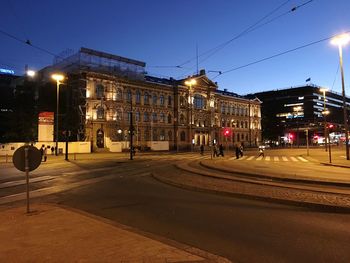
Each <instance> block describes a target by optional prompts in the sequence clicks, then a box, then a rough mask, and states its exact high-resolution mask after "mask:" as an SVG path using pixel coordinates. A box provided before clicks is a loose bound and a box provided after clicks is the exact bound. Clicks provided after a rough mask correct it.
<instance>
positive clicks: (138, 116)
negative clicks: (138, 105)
mask: <svg viewBox="0 0 350 263" xmlns="http://www.w3.org/2000/svg"><path fill="white" fill-rule="evenodd" d="M135 121H140V112H139V111H137V112H136V114H135Z"/></svg>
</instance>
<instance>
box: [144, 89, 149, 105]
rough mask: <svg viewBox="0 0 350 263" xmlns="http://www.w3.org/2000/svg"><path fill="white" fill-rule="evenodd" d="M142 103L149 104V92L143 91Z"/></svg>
mask: <svg viewBox="0 0 350 263" xmlns="http://www.w3.org/2000/svg"><path fill="white" fill-rule="evenodd" d="M143 104H145V105H148V104H149V94H148V92H145V95H144V98H143Z"/></svg>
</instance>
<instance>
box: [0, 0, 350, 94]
mask: <svg viewBox="0 0 350 263" xmlns="http://www.w3.org/2000/svg"><path fill="white" fill-rule="evenodd" d="M303 4H305V5H303ZM299 5H302V6H301V7H300V8H297V9H296V10H295V11H293V12H288V11H290V10H291V9H292V8H293V7H296V6H299ZM278 7H280V8H278ZM274 10H275V11H274ZM273 11H274V12H273ZM349 12H350V1H349V0H313V1H308V0H297V1H295V0H290V1H286V0H231V1H229V0H225V1H224V0H216V1H209V0H187V1H185V0H178V1H165V0H158V1H156V0H154V1H152V0H149V1H146V0H144V1H139V0H138V1H136V0H135V1H130V0H129V1H112V0H110V1H106V0H100V1H72V0H70V1H68V0H63V1H51V0H45V1H44V0H27V1H25V0H22V1H20V0H1V9H0V16H1V25H0V31H1V32H0V43H1V49H0V67H1V68H9V69H14V70H15V73H16V74H19V75H21V74H23V73H24V65H25V64H28V65H29V67H30V68H33V69H36V70H38V69H40V68H42V67H44V66H47V65H50V64H51V63H52V61H53V56H52V55H49V54H47V53H45V52H42V51H39V50H37V49H35V48H33V47H31V46H29V45H26V44H24V43H21V42H20V41H17V40H15V39H13V38H11V37H9V36H7V35H6V34H5V33H7V34H10V35H12V36H14V37H16V38H18V39H20V40H23V41H26V40H27V39H29V40H30V42H31V43H32V44H33V45H35V46H39V47H40V48H43V49H45V50H48V51H50V52H52V53H54V54H60V53H61V52H62V51H64V50H66V49H73V50H75V51H77V50H78V49H79V48H80V47H87V48H92V49H96V50H99V51H104V52H108V53H112V54H116V55H120V56H124V57H128V58H132V59H136V60H141V61H144V62H146V70H147V72H148V73H149V74H150V75H155V76H158V77H167V78H168V77H174V78H182V77H185V76H188V75H191V74H193V73H196V59H195V58H196V46H198V54H199V69H202V68H204V69H206V71H207V72H208V71H222V72H224V74H222V75H220V76H217V75H218V74H217V73H215V72H208V73H207V74H208V76H209V77H210V78H214V77H215V76H217V77H216V78H214V79H213V80H214V81H217V82H218V84H219V88H220V89H228V90H230V91H233V92H236V93H238V94H247V93H251V92H258V91H265V90H271V89H281V88H286V87H291V86H297V85H303V84H305V80H306V79H307V78H311V82H312V83H314V84H317V85H320V86H325V87H328V88H332V86H333V82H334V81H335V84H334V87H333V90H334V91H337V92H341V82H340V73H339V71H338V64H339V58H338V50H337V48H336V47H334V46H332V45H331V44H330V42H329V41H323V42H320V43H318V44H315V45H311V46H309V47H306V48H303V49H300V50H297V51H294V52H291V53H288V54H285V55H282V56H279V57H276V58H273V59H270V60H266V61H263V62H261V63H257V64H254V65H251V66H247V67H244V68H241V69H237V70H234V71H231V72H227V73H225V71H228V70H230V69H233V68H237V67H240V66H243V65H246V64H248V63H251V62H254V61H257V60H260V59H264V58H266V57H269V56H272V55H275V54H278V53H281V52H284V51H287V50H290V49H294V48H297V47H299V46H302V45H305V44H309V43H311V42H314V41H318V40H321V39H324V38H327V37H329V36H332V35H335V34H339V33H342V32H346V31H350V15H349ZM268 14H270V15H269V16H268V17H267V18H265V19H264V20H262V21H261V22H260V23H259V24H258V26H259V25H262V26H260V27H258V28H256V29H255V30H253V31H251V32H248V33H246V34H245V35H243V36H241V37H239V38H237V39H236V40H234V41H232V42H230V43H228V44H227V45H225V46H224V47H223V48H222V49H220V50H219V51H218V52H216V53H215V54H213V55H212V56H210V57H209V58H206V55H201V54H203V53H204V52H206V51H208V50H210V49H212V48H215V47H217V46H219V45H220V44H223V43H225V42H227V41H229V40H230V39H233V38H234V37H235V36H237V35H239V34H240V33H241V32H243V31H244V30H246V29H247V28H249V27H250V26H252V25H254V24H255V23H256V22H258V21H259V20H261V19H262V18H263V17H265V16H267V15H268ZM280 15H281V16H280ZM271 20H273V21H271ZM268 21H271V22H270V23H267V24H265V25H263V24H264V23H266V22H268ZM343 52H344V72H345V84H346V87H347V89H346V92H347V95H350V88H349V87H350V48H349V47H345V48H344V51H343ZM188 60H190V63H186V64H184V62H187V61H188ZM203 60H204V61H203ZM179 65H182V67H181V68H179V67H176V66H179Z"/></svg>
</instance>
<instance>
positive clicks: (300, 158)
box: [298, 156, 308, 163]
mask: <svg viewBox="0 0 350 263" xmlns="http://www.w3.org/2000/svg"><path fill="white" fill-rule="evenodd" d="M298 159H299V160H300V161H302V162H304V163H306V162H308V160H306V159H305V158H303V157H301V156H299V157H298Z"/></svg>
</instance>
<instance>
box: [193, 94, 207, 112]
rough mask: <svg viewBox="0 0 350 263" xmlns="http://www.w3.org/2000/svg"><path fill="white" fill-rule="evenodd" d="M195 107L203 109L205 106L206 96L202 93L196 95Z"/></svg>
mask: <svg viewBox="0 0 350 263" xmlns="http://www.w3.org/2000/svg"><path fill="white" fill-rule="evenodd" d="M194 107H195V109H203V108H204V107H205V98H204V97H203V96H202V95H199V94H196V95H194Z"/></svg>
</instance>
